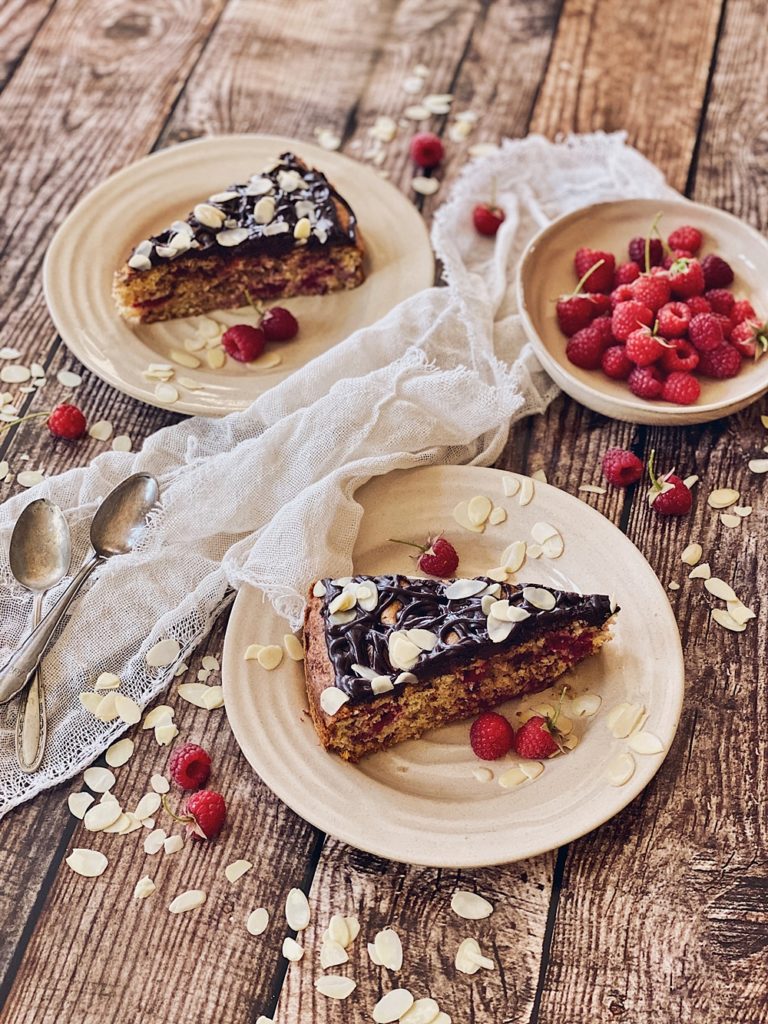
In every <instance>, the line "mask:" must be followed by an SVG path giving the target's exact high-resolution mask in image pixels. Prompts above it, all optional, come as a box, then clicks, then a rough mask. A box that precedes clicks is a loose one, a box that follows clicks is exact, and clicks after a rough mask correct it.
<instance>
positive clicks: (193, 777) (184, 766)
mask: <svg viewBox="0 0 768 1024" xmlns="http://www.w3.org/2000/svg"><path fill="white" fill-rule="evenodd" d="M168 773H169V774H170V776H171V778H172V779H173V781H174V782H175V783H176V785H177V786H181V788H182V789H200V787H201V786H204V785H205V784H206V782H207V781H208V776H209V775H210V774H211V758H210V756H209V754H208V752H207V751H206V750H203V748H202V747H199V746H198V745H197V743H185V744H184V745H183V746H181V747H176V749H175V750H174V752H173V753H172V754H171V756H170V758H169V760H168Z"/></svg>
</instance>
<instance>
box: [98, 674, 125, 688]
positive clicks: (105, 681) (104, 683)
mask: <svg viewBox="0 0 768 1024" xmlns="http://www.w3.org/2000/svg"><path fill="white" fill-rule="evenodd" d="M119 686H120V676H117V675H115V673H114V672H102V673H101V675H100V676H98V678H97V679H96V682H95V683H94V684H93V688H94V690H116V689H117V688H118V687H119Z"/></svg>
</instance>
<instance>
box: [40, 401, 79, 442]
mask: <svg viewBox="0 0 768 1024" xmlns="http://www.w3.org/2000/svg"><path fill="white" fill-rule="evenodd" d="M86 427H87V423H86V422H85V416H83V414H82V413H81V412H80V410H79V409H78V408H77V406H76V405H57V406H56V408H55V409H54V410H53V412H52V413H51V415H50V416H49V417H48V429H49V430H50V432H51V433H52V434H53V436H54V437H60V438H62V439H63V440H64V441H76V440H77V439H78V438H79V437H82V436H83V434H84V433H85V430H86Z"/></svg>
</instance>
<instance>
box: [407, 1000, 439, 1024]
mask: <svg viewBox="0 0 768 1024" xmlns="http://www.w3.org/2000/svg"><path fill="white" fill-rule="evenodd" d="M439 1013H440V1007H439V1006H438V1005H437V1001H436V1000H435V999H432V997H431V996H425V997H424V998H423V999H417V1000H416V1002H415V1003H414V1004H413V1006H412V1007H411V1008H410V1010H406V1011H405V1013H404V1014H403V1015H402V1017H401V1018H400V1024H434V1022H435V1021H436V1020H437V1017H438V1015H439Z"/></svg>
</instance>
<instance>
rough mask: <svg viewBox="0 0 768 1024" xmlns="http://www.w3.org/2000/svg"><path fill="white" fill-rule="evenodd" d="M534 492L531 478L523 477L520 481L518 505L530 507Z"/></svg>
mask: <svg viewBox="0 0 768 1024" xmlns="http://www.w3.org/2000/svg"><path fill="white" fill-rule="evenodd" d="M535 491H536V488H535V485H534V482H533V480H532V479H531V477H529V476H524V477H523V478H522V479H521V481H520V497H519V498H518V502H519V503H520V505H530V503H531V502H532V501H533V496H534V494H535Z"/></svg>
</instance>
